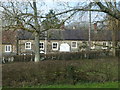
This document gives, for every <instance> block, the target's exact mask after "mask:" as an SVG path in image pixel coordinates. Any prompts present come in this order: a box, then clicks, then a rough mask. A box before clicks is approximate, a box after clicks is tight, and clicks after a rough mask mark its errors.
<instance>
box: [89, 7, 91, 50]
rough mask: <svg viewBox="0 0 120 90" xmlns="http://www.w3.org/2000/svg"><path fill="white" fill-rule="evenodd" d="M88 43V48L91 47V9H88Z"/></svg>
mask: <svg viewBox="0 0 120 90" xmlns="http://www.w3.org/2000/svg"><path fill="white" fill-rule="evenodd" d="M90 9H91V5H90ZM88 45H89V50H90V49H91V11H89V30H88Z"/></svg>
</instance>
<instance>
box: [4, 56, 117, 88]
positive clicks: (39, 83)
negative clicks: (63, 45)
mask: <svg viewBox="0 0 120 90" xmlns="http://www.w3.org/2000/svg"><path fill="white" fill-rule="evenodd" d="M2 69H3V87H26V88H27V87H35V88H36V87H39V88H68V87H69V88H84V87H85V88H102V87H103V88H117V87H118V58H104V59H89V60H87V59H84V60H46V61H40V62H38V63H35V62H14V63H8V64H3V65H2Z"/></svg>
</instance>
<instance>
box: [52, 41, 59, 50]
mask: <svg viewBox="0 0 120 90" xmlns="http://www.w3.org/2000/svg"><path fill="white" fill-rule="evenodd" d="M53 44H57V47H56V48H53ZM52 50H58V42H52Z"/></svg>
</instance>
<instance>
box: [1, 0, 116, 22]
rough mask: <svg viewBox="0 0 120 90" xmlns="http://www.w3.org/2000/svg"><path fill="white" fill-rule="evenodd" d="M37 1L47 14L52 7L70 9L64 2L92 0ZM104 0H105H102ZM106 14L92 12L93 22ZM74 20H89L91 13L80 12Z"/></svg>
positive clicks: (23, 0)
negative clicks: (82, 13)
mask: <svg viewBox="0 0 120 90" xmlns="http://www.w3.org/2000/svg"><path fill="white" fill-rule="evenodd" d="M1 1H7V0H1ZM8 1H11V0H8ZM12 1H16V0H12ZM18 1H19V2H20V1H21V2H25V1H27V0H18ZM29 1H31V2H32V1H33V0H29ZM36 1H37V2H38V3H37V6H38V9H41V10H43V13H44V14H46V13H48V12H49V10H50V9H54V10H56V12H61V11H65V9H69V8H65V7H63V2H64V3H67V2H69V6H71V7H74V6H76V5H77V3H78V2H81V3H83V2H86V3H87V2H89V1H90V0H36ZM91 1H92V0H91ZM102 1H104V0H102ZM108 1H109V0H108ZM117 1H118V0H117ZM40 2H45V5H43V6H40ZM68 15H69V14H68ZM104 15H105V14H104V13H98V12H94V13H92V14H91V16H92V22H93V21H97V20H102V19H103V16H104ZM64 17H67V15H66V16H64ZM61 18H62V17H61ZM72 20H74V21H88V20H89V14H88V13H86V14H84V16H82V17H81V16H80V14H78V15H76V16H75V17H74V18H73V19H72Z"/></svg>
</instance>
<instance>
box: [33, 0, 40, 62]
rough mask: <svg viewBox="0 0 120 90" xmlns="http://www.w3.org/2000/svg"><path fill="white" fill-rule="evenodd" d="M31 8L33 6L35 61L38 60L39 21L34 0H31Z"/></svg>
mask: <svg viewBox="0 0 120 90" xmlns="http://www.w3.org/2000/svg"><path fill="white" fill-rule="evenodd" d="M33 8H34V20H35V21H34V23H35V28H36V32H35V62H38V61H39V60H40V49H39V39H40V38H39V32H40V28H39V23H38V18H37V6H36V0H33Z"/></svg>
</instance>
